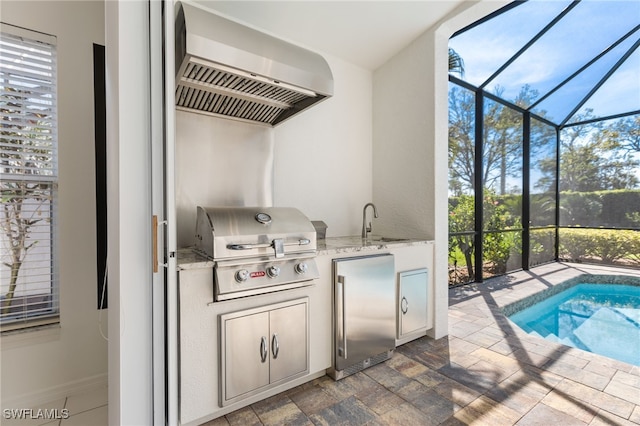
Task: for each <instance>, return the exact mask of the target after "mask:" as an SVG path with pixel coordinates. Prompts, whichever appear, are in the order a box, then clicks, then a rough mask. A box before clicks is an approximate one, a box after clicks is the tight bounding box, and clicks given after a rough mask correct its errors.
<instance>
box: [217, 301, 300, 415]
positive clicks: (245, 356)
mask: <svg viewBox="0 0 640 426" xmlns="http://www.w3.org/2000/svg"><path fill="white" fill-rule="evenodd" d="M308 310H309V299H308V298H306V297H305V298H302V299H296V300H292V301H288V302H282V303H276V304H273V305H267V306H262V307H259V308H253V309H247V310H243V311H238V312H232V313H228V314H223V315H220V317H219V318H220V341H221V344H222V348H221V359H220V365H221V368H220V371H221V375H222V380H221V384H220V389H221V392H220V405H221V406H226V405H229V404H231V403H233V402H236V401H239V400H241V399H244V398H247V397H249V396H252V395H255V394H258V393H260V392H263V391H264V390H267V389H269V388H271V387H273V386H275V385H277V384H281V383H284V382H286V381H288V380H292V379H294V378H297V377H301V376H303V375H305V374H307V373H308V372H309V320H308V318H309V313H308Z"/></svg>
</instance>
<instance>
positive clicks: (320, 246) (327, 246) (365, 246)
mask: <svg viewBox="0 0 640 426" xmlns="http://www.w3.org/2000/svg"><path fill="white" fill-rule="evenodd" d="M422 244H433V241H429V240H421V239H411V238H383V237H380V236H376V235H374V236H371V237H369V238H368V239H366V240H363V239H362V237H361V236H359V235H351V236H345V237H329V238H326V239H320V240H318V241H317V250H318V255H326V254H337V253H356V252H362V251H375V250H384V249H388V248H394V247H408V246H415V245H422Z"/></svg>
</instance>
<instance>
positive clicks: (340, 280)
mask: <svg viewBox="0 0 640 426" xmlns="http://www.w3.org/2000/svg"><path fill="white" fill-rule="evenodd" d="M346 283H347V279H346V277H345V276H344V275H338V284H340V289H341V290H340V298H341V305H342V309H341V311H342V312H341V315H340V316H341V317H342V321H341V323H342V347H341V348H338V354H339V355H341V356H342V358H344V359H347V299H346V297H345V286H346Z"/></svg>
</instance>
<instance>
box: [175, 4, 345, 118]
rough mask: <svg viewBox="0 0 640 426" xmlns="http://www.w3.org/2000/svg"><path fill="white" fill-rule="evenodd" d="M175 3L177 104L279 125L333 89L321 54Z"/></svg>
mask: <svg viewBox="0 0 640 426" xmlns="http://www.w3.org/2000/svg"><path fill="white" fill-rule="evenodd" d="M176 8H177V10H176V106H177V108H178V109H180V110H185V111H192V112H199V113H203V114H210V115H215V116H224V117H227V118H234V119H238V120H248V121H251V122H259V123H263V124H265V125H271V126H275V125H276V124H278V123H281V122H282V121H284V120H286V119H288V118H289V117H291V116H293V115H295V114H297V113H299V112H300V111H302V110H304V109H306V108H308V107H310V106H312V105H314V104H315V103H317V102H319V101H321V100H323V99H326V98H327V97H330V96H331V95H332V94H333V76H332V74H331V69H330V68H329V65H328V64H327V62H326V61H325V60H324V58H322V57H321V56H320V55H318V54H316V53H313V52H310V51H308V50H306V49H303V48H301V47H298V46H295V45H292V44H290V43H287V42H285V41H283V40H279V39H277V38H275V37H272V36H269V35H267V34H264V33H261V32H259V31H256V30H254V29H251V28H248V27H245V26H243V25H240V24H238V23H237V22H233V21H230V20H228V19H225V18H223V17H221V16H218V15H215V14H213V13H210V12H207V11H205V10H203V9H200V8H198V7H195V6H193V5H190V4H186V3H178V4H177V6H176Z"/></svg>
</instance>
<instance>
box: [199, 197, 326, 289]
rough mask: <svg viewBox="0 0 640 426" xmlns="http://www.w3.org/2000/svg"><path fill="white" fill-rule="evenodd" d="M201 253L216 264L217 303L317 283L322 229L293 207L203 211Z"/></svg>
mask: <svg viewBox="0 0 640 426" xmlns="http://www.w3.org/2000/svg"><path fill="white" fill-rule="evenodd" d="M196 223H197V224H196V245H195V247H196V250H197V251H198V252H199V253H200V254H202V255H204V256H206V257H208V258H210V259H212V260H213V261H214V262H215V267H214V270H215V273H214V297H215V300H216V301H221V300H228V299H234V298H238V297H244V296H251V295H256V294H261V293H267V292H272V291H279V290H285V289H290V288H296V287H302V286H305V285H311V284H313V280H314V279H317V278H318V268H317V266H316V263H315V256H316V231H315V228H314V226H313V224H312V223H311V221H309V219H308V218H307V217H306V216H305V215H304V214H302V213H301V212H300V211H299V210H297V209H294V208H289V207H208V208H205V207H198V213H197V222H196Z"/></svg>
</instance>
